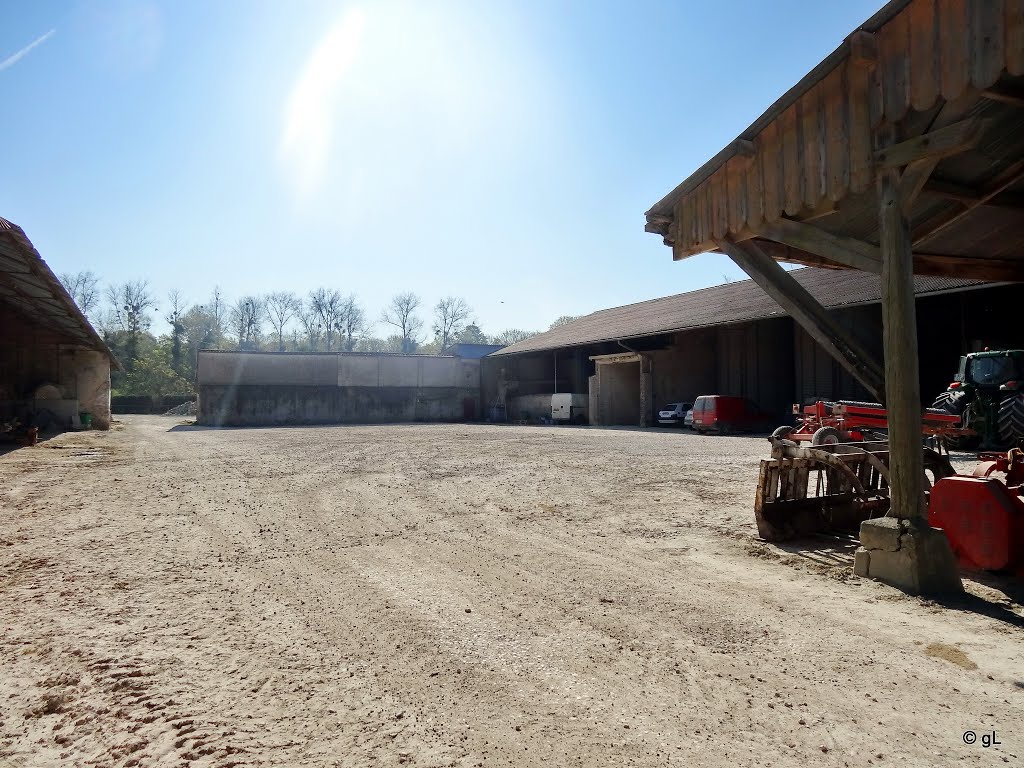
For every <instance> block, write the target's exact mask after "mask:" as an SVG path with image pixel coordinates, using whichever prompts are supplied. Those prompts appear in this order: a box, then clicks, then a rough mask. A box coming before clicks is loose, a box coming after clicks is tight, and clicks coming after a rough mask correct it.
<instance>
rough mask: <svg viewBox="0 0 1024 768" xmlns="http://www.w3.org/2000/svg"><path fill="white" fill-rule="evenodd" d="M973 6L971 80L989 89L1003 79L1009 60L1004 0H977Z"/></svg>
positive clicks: (976, 85)
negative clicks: (1002, 73) (1005, 66)
mask: <svg viewBox="0 0 1024 768" xmlns="http://www.w3.org/2000/svg"><path fill="white" fill-rule="evenodd" d="M969 5H970V9H971V26H970V30H971V82H972V83H973V84H974V87H975V88H978V89H982V88H988V87H989V86H990V85H992V83H994V82H995V81H996V80H998V79H999V74H1000V73H1001V72H1002V70H1003V63H1004V61H1005V59H1006V57H1005V54H1004V51H1003V45H1004V43H1005V41H1006V38H1005V33H1004V31H1003V19H1004V8H1003V0H975V2H973V3H970V4H969Z"/></svg>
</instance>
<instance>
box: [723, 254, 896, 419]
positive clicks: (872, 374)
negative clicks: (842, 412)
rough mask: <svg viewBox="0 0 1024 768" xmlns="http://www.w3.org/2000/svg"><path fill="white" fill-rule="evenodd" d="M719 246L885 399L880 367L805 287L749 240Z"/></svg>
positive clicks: (869, 390) (874, 394)
mask: <svg viewBox="0 0 1024 768" xmlns="http://www.w3.org/2000/svg"><path fill="white" fill-rule="evenodd" d="M718 245H719V248H721V249H722V251H724V252H725V253H727V254H728V255H729V258H731V259H732V260H733V261H734V262H736V264H737V266H739V268H740V269H742V270H743V271H744V272H746V273H747V274H748V275H750V278H751V279H752V280H753V281H754V282H755V283H757V284H758V285H759V286H760V287H761V289H762V290H763V291H764V292H765V293H767V294H768V295H769V296H771V297H772V298H773V299H775V301H776V302H778V304H779V306H781V307H782V308H783V309H785V310H786V311H787V312H788V313H789V314H790V315H791V316H792V317H793V319H794V320H795V321H796V322H797V323H799V324H800V326H801V327H802V328H803V329H804V330H805V331H807V333H808V334H810V336H811V337H812V338H813V339H814V340H815V341H817V342H818V343H819V344H820V345H821V346H822V347H824V348H825V350H826V351H828V353H829V354H831V355H832V356H833V357H834V358H835V359H836V360H837V361H838V362H839V364H840V365H842V366H843V367H844V368H846V370H848V371H849V372H850V373H851V374H853V376H854V377H855V378H856V379H857V380H858V381H859V382H860V383H861V384H863V385H864V387H865V388H866V389H867V390H868V392H870V393H871V394H872V396H874V397H875V398H877V399H878V400H880V401H882V400H884V395H885V385H884V380H883V377H882V369H881V366H879V365H878V363H877V362H876V361H875V360H874V359H873V358H872V356H871V355H869V354H868V353H867V352H866V351H865V350H864V349H863V348H862V347H861V345H860V344H859V343H858V342H857V341H856V339H854V338H853V336H851V335H850V333H849V332H848V331H847V330H846V329H845V328H843V327H842V326H841V325H839V323H837V322H836V321H835V319H834V318H833V317H832V316H831V315H829V313H828V311H827V310H826V309H825V308H824V307H823V306H821V304H820V303H819V302H818V300H817V299H815V298H814V297H813V296H812V295H811V294H810V293H808V291H807V289H806V288H804V287H803V286H802V285H800V283H798V282H797V281H796V280H795V279H794V278H793V276H792V275H790V274H789V273H788V272H786V270H784V269H783V268H782V267H780V266H779V265H778V264H777V263H776V262H775V261H773V260H772V259H771V258H770V257H769V256H768V255H767V254H765V252H764V251H762V250H761V249H760V248H759V247H758V246H757V245H756V244H755V243H753V242H752V241H746V242H743V243H736V242H732V241H730V240H723V241H721V242H719V244H718Z"/></svg>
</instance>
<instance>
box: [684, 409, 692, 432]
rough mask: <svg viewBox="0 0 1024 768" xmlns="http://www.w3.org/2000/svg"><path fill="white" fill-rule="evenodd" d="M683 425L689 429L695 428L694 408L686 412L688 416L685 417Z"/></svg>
mask: <svg viewBox="0 0 1024 768" xmlns="http://www.w3.org/2000/svg"><path fill="white" fill-rule="evenodd" d="M683 426H684V427H686V428H687V429H693V408H691V409H690V410H688V411H687V412H686V416H685V417H684V418H683Z"/></svg>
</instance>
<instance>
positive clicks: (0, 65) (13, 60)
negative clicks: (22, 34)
mask: <svg viewBox="0 0 1024 768" xmlns="http://www.w3.org/2000/svg"><path fill="white" fill-rule="evenodd" d="M56 31H57V30H56V29H51V30H50V31H49V32H47V33H46V34H45V35H43V36H42V37H38V38H36V39H35V40H33V41H32V42H31V43H29V44H28V45H26V46H25V47H24V48H22V49H21V50H20V51H18V52H17V53H13V54H11V55H10V56H8V57H7V58H6V59H4V60H3V61H0V72H3V71H4V70H5V69H7V68H8V67H10V66H12V65H14V64H17V63H18V62H19V61H21V60H22V59H23V58H25V56H27V55H28V52H29V51H31V50H32V49H33V48H35V47H36V46H37V45H41V44H42V43H45V42H46V41H47V40H48V39H49V38H51V37H53V33H54V32H56Z"/></svg>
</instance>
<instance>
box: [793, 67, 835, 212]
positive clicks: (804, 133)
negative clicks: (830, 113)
mask: <svg viewBox="0 0 1024 768" xmlns="http://www.w3.org/2000/svg"><path fill="white" fill-rule="evenodd" d="M821 92H822V87H821V84H820V83H819V84H818V85H815V86H814V87H813V88H812V89H811V90H809V91H808V92H807V93H805V94H804V97H803V98H802V99H801V100H800V103H799V104H798V105H797V106H796V109H795V114H796V115H797V117H798V119H797V123H796V131H797V135H798V137H799V144H798V146H799V149H800V155H799V159H798V161H797V162H799V163H800V166H801V168H802V170H803V178H802V179H801V188H802V194H801V199H802V200H803V204H804V205H805V206H807V207H808V208H813V207H815V206H816V205H817V203H818V200H820V199H821V197H822V195H823V194H824V186H825V185H824V184H823V183H822V176H823V175H824V154H825V148H824V142H825V136H824V131H825V125H824V122H825V120H824V116H823V115H822V114H821ZM786 200H787V205H786V213H788V214H789V215H790V216H792V215H794V213H795V212H794V211H791V210H790V206H789V193H788V191H787V194H786Z"/></svg>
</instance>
